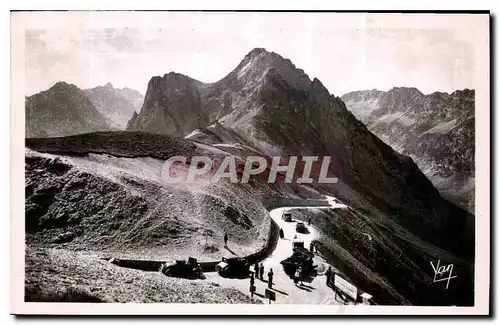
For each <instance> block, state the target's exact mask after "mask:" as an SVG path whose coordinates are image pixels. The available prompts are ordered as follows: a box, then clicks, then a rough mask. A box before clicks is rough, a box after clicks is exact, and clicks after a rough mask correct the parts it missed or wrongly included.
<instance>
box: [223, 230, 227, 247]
mask: <svg viewBox="0 0 500 325" xmlns="http://www.w3.org/2000/svg"><path fill="white" fill-rule="evenodd" d="M227 239H228V238H227V233H224V247H227Z"/></svg>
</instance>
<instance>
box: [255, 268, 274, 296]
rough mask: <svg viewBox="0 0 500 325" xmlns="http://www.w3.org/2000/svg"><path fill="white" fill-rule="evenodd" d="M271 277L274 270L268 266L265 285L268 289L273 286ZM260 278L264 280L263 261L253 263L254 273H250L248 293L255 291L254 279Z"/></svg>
mask: <svg viewBox="0 0 500 325" xmlns="http://www.w3.org/2000/svg"><path fill="white" fill-rule="evenodd" d="M273 277H274V272H273V269H272V268H270V269H269V272H267V287H268V288H269V289H272V288H273ZM256 278H257V279H260V280H261V281H264V264H263V263H260V264H259V263H255V265H254V273H252V274H251V275H250V293H251V294H252V297H253V293H254V292H255V279H256Z"/></svg>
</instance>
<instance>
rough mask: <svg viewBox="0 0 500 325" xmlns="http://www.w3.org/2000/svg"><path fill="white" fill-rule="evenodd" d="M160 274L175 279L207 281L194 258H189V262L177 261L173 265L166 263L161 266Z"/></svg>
mask: <svg viewBox="0 0 500 325" xmlns="http://www.w3.org/2000/svg"><path fill="white" fill-rule="evenodd" d="M160 272H162V273H163V274H165V275H166V276H171V277H175V278H186V279H205V275H204V274H203V271H202V270H201V267H200V265H199V264H198V261H197V260H196V259H195V258H193V257H189V258H188V260H187V262H186V261H185V260H176V261H175V263H173V264H167V263H165V264H163V265H162V266H161V268H160Z"/></svg>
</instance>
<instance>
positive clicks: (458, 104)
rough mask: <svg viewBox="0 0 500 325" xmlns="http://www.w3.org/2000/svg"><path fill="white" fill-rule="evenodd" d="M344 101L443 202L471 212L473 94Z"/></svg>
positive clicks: (402, 92) (393, 93) (395, 94)
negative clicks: (412, 164)
mask: <svg viewBox="0 0 500 325" xmlns="http://www.w3.org/2000/svg"><path fill="white" fill-rule="evenodd" d="M342 100H344V101H345V103H346V105H347V107H348V108H349V109H350V110H351V111H352V112H353V114H354V115H355V116H356V117H357V118H358V119H360V120H361V121H362V122H363V123H364V124H366V126H367V127H368V129H369V130H370V131H372V132H373V133H374V134H376V135H377V136H378V137H380V138H381V139H382V140H383V141H384V142H385V143H387V144H389V145H390V146H391V147H392V148H394V149H395V150H397V151H398V152H400V153H402V154H404V155H409V156H410V157H412V158H413V160H414V161H415V162H416V163H417V165H418V166H419V167H420V169H421V170H422V171H423V172H424V174H425V175H426V176H427V177H429V179H430V180H431V181H432V182H433V184H434V185H435V186H436V187H437V188H438V189H439V190H440V192H441V193H442V195H443V196H445V197H446V198H448V199H450V200H451V201H453V202H454V203H456V204H458V205H460V206H462V207H463V208H465V209H468V210H469V211H471V212H473V211H474V198H475V195H474V177H475V167H474V152H475V150H474V147H475V146H474V136H475V132H474V130H475V125H474V124H475V113H474V90H469V89H465V90H457V91H455V92H453V93H451V94H447V93H442V92H435V93H432V94H430V95H424V94H422V93H421V92H420V91H419V90H418V89H415V88H404V87H403V88H393V89H391V90H389V91H387V92H383V91H378V90H370V91H355V92H352V93H348V94H345V95H343V96H342Z"/></svg>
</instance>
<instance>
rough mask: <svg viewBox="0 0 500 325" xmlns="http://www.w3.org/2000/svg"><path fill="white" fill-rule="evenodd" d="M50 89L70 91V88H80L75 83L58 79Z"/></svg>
mask: <svg viewBox="0 0 500 325" xmlns="http://www.w3.org/2000/svg"><path fill="white" fill-rule="evenodd" d="M49 90H54V91H61V90H64V91H68V90H79V88H78V87H77V86H75V85H73V84H69V83H67V82H65V81H58V82H56V83H55V84H54V85H53V86H52V87H50V88H49Z"/></svg>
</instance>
